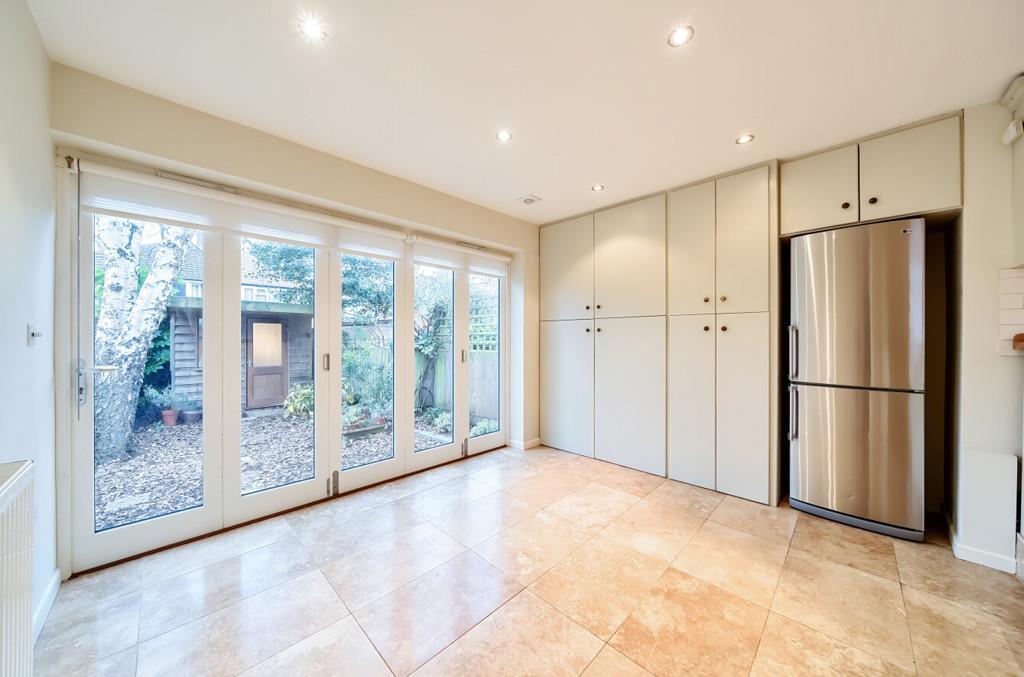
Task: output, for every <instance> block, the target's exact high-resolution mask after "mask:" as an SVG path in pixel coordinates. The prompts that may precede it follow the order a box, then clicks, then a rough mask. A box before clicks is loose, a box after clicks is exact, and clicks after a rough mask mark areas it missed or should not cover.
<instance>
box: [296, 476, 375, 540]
mask: <svg viewBox="0 0 1024 677" xmlns="http://www.w3.org/2000/svg"><path fill="white" fill-rule="evenodd" d="M390 502H391V497H390V496H389V495H388V494H387V492H385V491H384V490H382V488H381V487H370V488H369V489H363V490H361V491H356V492H353V493H351V494H346V495H344V496H338V497H337V498H332V499H330V500H328V501H322V502H320V503H316V504H314V505H311V506H309V507H307V508H302V509H301V510H296V511H294V512H290V513H288V514H286V515H285V516H284V518H285V520H286V521H287V522H288V525H289V526H291V527H292V529H294V530H295V531H296V532H303V531H315V530H317V529H322V528H325V527H330V526H333V525H335V524H339V523H340V522H344V521H345V520H349V519H352V518H353V517H355V516H356V515H358V514H359V513H361V512H363V511H365V510H370V509H372V508H377V507H379V506H382V505H385V504H387V503H390Z"/></svg>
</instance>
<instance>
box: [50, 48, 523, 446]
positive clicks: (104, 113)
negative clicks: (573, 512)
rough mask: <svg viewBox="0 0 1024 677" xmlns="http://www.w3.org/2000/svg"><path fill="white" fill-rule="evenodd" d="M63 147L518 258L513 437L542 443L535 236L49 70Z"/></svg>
mask: <svg viewBox="0 0 1024 677" xmlns="http://www.w3.org/2000/svg"><path fill="white" fill-rule="evenodd" d="M51 73H52V84H51V99H52V100H51V107H50V126H51V127H52V129H53V130H54V133H55V135H56V138H57V140H58V141H59V143H60V144H61V145H62V146H63V145H67V146H69V147H73V148H79V149H82V150H87V151H91V152H97V153H102V154H105V155H111V156H115V157H119V158H122V159H127V160H132V161H135V162H142V163H145V164H147V165H150V166H154V167H157V168H161V169H167V170H172V171H178V172H182V173H187V174H190V175H192V176H199V177H202V178H208V179H212V180H217V181H221V182H224V183H228V184H231V185H236V186H239V187H243V188H248V189H252V190H258V191H262V192H266V193H271V194H275V195H280V196H283V197H289V198H292V199H299V200H302V201H306V202H309V203H311V204H316V205H319V206H325V207H329V208H332V209H335V210H338V211H342V212H344V213H347V214H349V215H352V216H355V217H361V218H365V219H369V220H372V221H377V222H382V223H387V224H393V225H399V226H409V227H414V228H417V229H419V230H425V231H432V232H436V233H440V234H447V235H449V236H454V237H457V238H458V239H462V240H466V241H470V242H475V243H478V244H484V245H490V246H492V247H496V248H501V249H505V250H507V251H510V252H512V254H513V261H512V266H511V291H512V303H511V316H512V319H511V327H510V329H511V332H510V333H511V342H512V346H511V351H510V357H511V383H510V389H511V421H510V424H511V429H510V438H511V440H512V441H513V442H515V443H524V442H525V443H527V444H528V443H530V442H531V441H534V440H536V438H537V437H538V434H539V433H538V431H539V423H538V403H537V400H538V397H537V395H538V392H537V388H538V367H539V361H538V350H539V339H538V324H537V322H538V290H539V286H538V275H539V273H538V261H537V256H538V243H539V235H538V228H537V226H536V225H535V224H530V223H527V222H525V221H521V220H519V219H515V218H513V217H511V216H507V215H505V214H501V213H499V212H495V211H493V210H490V209H487V208H485V207H481V206H479V205H476V204H473V203H470V202H466V201H465V200H461V199H459V198H455V197H452V196H450V195H446V194H444V193H441V192H438V191H436V190H433V189H430V188H427V187H425V186H421V185H419V184H416V183H412V182H410V181H406V180H404V179H400V178H397V177H394V176H391V175H389V174H385V173H383V172H379V171H376V170H374V169H370V168H368V167H365V166H362V165H358V164H356V163H353V162H349V161H348V160H343V159H341V158H338V157H335V156H333V155H328V154H326V153H322V152H320V151H317V150H313V149H311V148H308V147H305V146H301V145H298V144H295V143H292V142H290V141H286V140H284V139H281V138H278V137H275V136H271V135H269V134H265V133H263V132H260V131H257V130H255V129H251V128H249V127H244V126H242V125H239V124H236V123H233V122H230V121H228V120H224V119H222V118H218V117H214V116H212V115H207V114H206V113H202V112H199V111H197V110H194V109H191V108H186V107H184V106H180V105H178V104H175V103H172V102H170V101H167V100H165V99H160V98H157V97H154V96H151V95H148V94H145V93H143V92H140V91H138V90H135V89H131V88H129V87H125V86H122V85H119V84H116V83H114V82H111V81H109V80H104V79H102V78H98V77H96V76H93V75H90V74H88V73H84V72H82V71H79V70H76V69H73V68H69V67H67V66H63V65H61V64H53V66H52V71H51Z"/></svg>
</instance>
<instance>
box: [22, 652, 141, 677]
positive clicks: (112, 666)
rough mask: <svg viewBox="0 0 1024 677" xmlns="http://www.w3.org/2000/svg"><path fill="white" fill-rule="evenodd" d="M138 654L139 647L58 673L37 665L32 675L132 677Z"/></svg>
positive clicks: (53, 676)
mask: <svg viewBox="0 0 1024 677" xmlns="http://www.w3.org/2000/svg"><path fill="white" fill-rule="evenodd" d="M138 653H139V649H138V646H133V647H132V648H130V649H125V650H124V651H119V652H118V653H116V654H114V655H113V656H108V657H106V658H104V659H102V660H98V661H96V662H95V663H88V664H84V665H76V666H75V667H73V668H64V669H62V670H60V671H58V672H52V671H50V670H48V669H46V668H44V667H41V666H38V665H37V666H36V670H35V672H33V673H32V674H33V675H34V677H51V676H52V677H58V676H59V677H132V676H133V675H134V674H135V663H136V660H137V657H138Z"/></svg>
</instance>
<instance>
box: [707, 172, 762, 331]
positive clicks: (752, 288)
mask: <svg viewBox="0 0 1024 677" xmlns="http://www.w3.org/2000/svg"><path fill="white" fill-rule="evenodd" d="M716 183H717V186H716V188H715V192H716V198H715V205H716V210H717V213H718V218H717V240H716V247H715V272H716V279H717V295H718V302H717V304H716V310H717V311H718V312H719V313H756V312H762V311H767V310H768V280H769V279H770V275H769V270H768V266H769V257H770V253H769V237H770V229H771V226H770V223H769V213H770V211H769V204H768V168H767V167H757V168H756V169H751V170H750V171H747V172H743V173H742V174H735V175H733V176H727V177H725V178H724V179H719V180H718V181H717V182H716Z"/></svg>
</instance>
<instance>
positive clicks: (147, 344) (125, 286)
mask: <svg viewBox="0 0 1024 677" xmlns="http://www.w3.org/2000/svg"><path fill="white" fill-rule="evenodd" d="M80 232H81V238H80V240H79V242H80V244H79V256H78V267H79V275H78V279H77V283H76V284H77V292H76V296H77V298H78V344H79V346H78V355H77V358H78V359H79V369H78V374H79V388H78V391H77V395H76V402H75V406H76V407H77V417H76V419H75V421H74V422H73V427H74V439H73V450H72V503H73V511H72V513H73V521H74V525H73V534H72V548H73V553H72V559H73V568H74V570H76V571H81V570H83V569H87V568H90V567H93V566H97V565H100V564H103V563H106V562H110V561H114V560H117V559H121V558H124V557H129V556H132V555H135V554H138V553H141V552H145V551H148V550H152V549H155V548H158V547H161V546H164V545H168V544H171V543H175V542H178V541H182V540H186V539H189V538H193V537H195V536H199V535H202V534H205V533H209V532H212V531H216V530H218V529H221V528H223V527H225V526H231V525H234V524H239V523H242V522H246V521H249V520H253V519H257V518H259V517H262V516H265V515H269V514H273V513H277V512H281V511H284V510H287V509H289V508H292V507H296V506H300V505H303V504H306V503H310V502H313V501H316V500H319V499H322V498H325V497H327V496H329V495H332V494H336V493H340V492H345V491H349V490H352V489H356V488H359V487H363V486H366V485H369V484H373V483H376V482H380V481H384V480H387V479H390V478H394V477H398V476H401V475H403V474H407V473H410V472H414V471H417V470H421V469H424V468H428V467H431V466H435V465H438V464H440V463H445V462H448V461H452V460H455V459H458V458H460V457H462V456H464V455H467V454H471V453H475V452H477V451H482V450H485V449H492V448H495V447H499V446H502V445H504V443H505V440H506V439H507V435H506V426H507V398H506V396H505V392H506V389H507V385H506V384H507V367H506V354H505V347H506V345H507V339H506V331H507V327H506V320H505V313H506V312H507V301H506V294H507V290H506V284H505V278H504V277H503V276H502V275H501V274H491V273H487V272H477V271H474V270H473V269H472V268H471V267H470V266H468V265H447V264H446V263H445V262H437V261H420V260H417V259H416V257H415V255H414V252H413V250H412V247H411V246H410V245H408V244H400V245H399V246H397V247H396V248H395V251H394V252H393V255H390V256H386V255H382V254H376V253H373V254H369V253H365V252H361V251H348V250H337V249H332V248H329V247H325V246H317V245H312V244H302V243H301V242H299V241H288V240H287V239H283V238H273V239H271V238H259V237H254V236H248V235H245V236H243V235H242V234H239V233H233V232H220V231H214V230H207V229H201V228H189V227H186V226H183V225H177V224H174V225H171V224H166V223H160V222H159V221H156V220H153V221H150V220H145V219H139V218H129V217H117V216H108V215H103V214H99V213H94V212H88V211H84V212H83V217H82V219H81V223H80Z"/></svg>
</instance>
